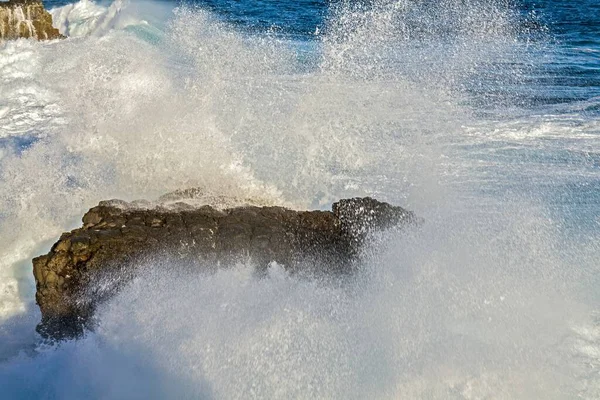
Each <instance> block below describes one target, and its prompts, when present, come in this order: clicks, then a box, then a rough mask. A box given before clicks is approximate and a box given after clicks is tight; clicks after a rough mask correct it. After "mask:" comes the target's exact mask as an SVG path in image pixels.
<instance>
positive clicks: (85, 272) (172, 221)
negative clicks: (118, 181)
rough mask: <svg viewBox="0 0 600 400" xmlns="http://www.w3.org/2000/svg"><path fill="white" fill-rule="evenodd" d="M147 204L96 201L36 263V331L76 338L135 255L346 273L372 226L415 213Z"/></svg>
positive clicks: (345, 206) (344, 206) (381, 207)
mask: <svg viewBox="0 0 600 400" xmlns="http://www.w3.org/2000/svg"><path fill="white" fill-rule="evenodd" d="M149 204H150V203H144V202H135V203H126V202H123V201H119V200H112V201H105V202H101V203H100V204H99V205H98V206H97V207H94V208H92V209H91V210H89V211H88V212H87V213H86V214H85V216H84V217H83V227H82V228H79V229H75V230H73V231H71V232H69V233H65V234H63V235H62V236H61V238H60V240H59V241H58V242H57V243H56V244H55V245H54V246H53V247H52V249H51V251H50V253H48V254H46V255H44V256H41V257H37V258H36V259H34V260H33V272H34V276H35V281H36V286H37V292H36V300H37V303H38V305H39V307H40V310H41V312H42V322H41V324H40V325H39V327H38V331H39V332H40V333H41V334H42V335H44V336H46V337H49V338H54V339H61V338H65V337H74V336H78V335H80V334H81V333H82V332H83V331H84V330H85V329H86V328H89V327H90V325H91V321H92V318H91V317H92V316H93V312H94V309H95V307H96V305H97V304H98V303H99V302H101V301H102V300H104V299H106V298H108V297H110V296H111V295H112V294H114V292H115V291H116V290H118V288H119V287H120V285H121V284H123V283H125V282H127V281H128V279H130V278H131V277H132V276H133V275H134V274H135V272H136V271H135V265H142V264H143V262H141V263H140V262H139V261H143V260H148V259H154V260H156V259H160V258H163V257H166V258H167V259H169V258H170V257H174V258H176V259H177V260H178V265H186V266H187V267H191V268H197V269H198V270H199V271H210V270H212V269H216V268H218V267H226V266H228V265H232V264H233V263H235V262H236V261H242V262H244V263H245V264H249V265H254V266H255V267H256V268H257V271H258V272H259V273H260V272H261V271H265V270H266V268H267V267H268V265H269V263H271V262H277V263H278V264H281V265H282V266H283V267H284V268H285V269H286V270H288V271H289V272H290V273H292V274H302V275H310V276H314V275H315V274H317V275H319V274H326V275H329V276H331V275H336V274H347V273H350V272H352V271H353V270H354V268H356V263H354V261H355V260H356V258H357V256H358V254H359V252H360V248H361V246H362V245H363V243H364V241H365V240H366V238H367V235H368V234H369V233H370V232H371V231H373V230H382V229H386V228H390V227H393V226H399V225H402V224H406V223H411V222H415V221H416V217H415V216H414V214H413V213H412V212H409V211H406V210H404V209H403V208H400V207H395V206H392V205H389V204H387V203H382V202H379V201H377V200H374V199H371V198H355V199H349V200H341V201H339V202H337V203H335V204H333V210H332V211H295V210H290V209H287V208H282V207H274V206H269V207H258V206H240V207H235V208H229V209H218V208H215V207H212V206H206V205H205V206H200V207H194V206H190V205H189V204H185V203H174V204H170V205H169V206H168V207H167V206H152V207H153V208H148V205H149ZM136 261H138V262H137V263H136ZM107 278H108V279H107ZM105 282H110V284H108V285H106V283H105Z"/></svg>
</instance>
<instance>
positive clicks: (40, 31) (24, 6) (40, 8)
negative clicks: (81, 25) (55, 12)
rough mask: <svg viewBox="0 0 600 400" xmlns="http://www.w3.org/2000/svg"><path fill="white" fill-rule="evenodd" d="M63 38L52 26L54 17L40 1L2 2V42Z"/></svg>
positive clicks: (0, 7) (17, 0) (0, 15)
mask: <svg viewBox="0 0 600 400" xmlns="http://www.w3.org/2000/svg"><path fill="white" fill-rule="evenodd" d="M62 37H63V36H62V35H61V34H60V33H59V31H58V29H56V28H54V27H53V26H52V15H50V13H49V12H48V11H46V9H45V8H44V5H43V3H42V2H41V1H39V0H9V1H0V41H2V40H9V39H19V38H26V39H28V38H33V39H38V40H49V39H58V38H62Z"/></svg>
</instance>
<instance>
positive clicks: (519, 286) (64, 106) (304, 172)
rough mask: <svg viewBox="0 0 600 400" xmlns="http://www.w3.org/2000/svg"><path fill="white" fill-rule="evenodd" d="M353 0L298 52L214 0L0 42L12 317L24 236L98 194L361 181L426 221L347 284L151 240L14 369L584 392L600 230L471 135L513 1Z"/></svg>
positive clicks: (222, 386) (300, 187) (346, 386)
mask: <svg viewBox="0 0 600 400" xmlns="http://www.w3.org/2000/svg"><path fill="white" fill-rule="evenodd" d="M372 3H373V2H372ZM356 4H357V3H356V2H352V3H350V2H344V3H342V4H341V5H340V6H339V8H336V9H334V10H332V14H331V16H330V20H329V25H328V29H327V30H326V34H325V35H324V36H322V37H321V38H320V39H319V41H318V43H317V44H315V47H316V48H315V49H313V50H314V53H315V56H314V58H313V60H314V61H313V62H308V63H307V62H306V61H304V60H302V59H301V57H299V55H298V54H299V51H298V48H299V47H300V46H301V44H298V43H294V42H290V41H287V40H283V39H281V38H278V37H274V36H269V35H266V36H259V37H257V36H246V35H243V34H240V33H239V32H237V31H236V30H235V29H233V28H232V27H230V26H229V25H227V24H226V23H223V22H222V21H219V20H218V19H217V18H215V17H214V15H212V14H210V13H208V12H206V11H204V10H201V9H193V8H185V7H184V8H180V9H177V10H175V12H174V14H173V18H172V19H170V20H169V21H168V22H167V23H166V24H164V23H163V25H160V27H156V26H153V28H152V29H151V31H152V32H153V34H152V35H149V34H148V30H144V29H139V27H140V26H145V24H144V23H141V22H140V21H151V20H152V19H153V17H156V16H153V15H150V16H148V15H144V14H139V13H134V12H131V11H127V10H128V9H129V8H128V7H129V6H127V7H125V4H124V3H114V4H113V6H111V7H112V8H110V7H109V8H98V6H96V5H93V3H89V2H86V1H84V2H81V3H77V4H75V5H72V6H67V8H63V9H57V10H54V11H53V14H54V16H55V18H56V20H57V21H59V25H60V26H61V29H62V30H63V32H68V33H70V34H72V35H74V36H81V37H78V38H72V39H69V40H65V41H62V42H60V43H52V44H39V43H30V42H18V43H7V44H5V45H3V47H1V48H0V53H1V57H0V79H1V81H0V85H1V86H0V88H1V89H2V91H3V93H5V94H6V96H4V97H3V100H2V103H0V115H2V118H3V122H4V121H7V123H6V124H2V126H0V138H3V142H2V144H3V147H2V151H3V154H2V156H1V158H0V210H2V212H1V214H0V243H2V246H0V260H1V261H0V282H1V284H2V285H3V286H2V292H1V294H0V296H1V297H0V311H1V312H2V314H1V315H2V317H0V318H3V319H4V321H3V322H4V324H5V325H4V326H11V325H10V324H11V323H15V324H16V323H18V322H19V321H21V320H19V319H18V318H17V319H16V320H15V321H17V322H11V320H8V318H9V317H10V316H14V315H15V314H16V315H19V313H23V312H25V311H27V309H28V308H31V307H33V304H32V297H31V296H32V278H31V276H30V264H29V260H30V259H31V257H32V256H34V255H37V254H39V253H41V252H42V251H43V250H44V249H45V248H46V247H47V246H48V242H49V241H52V240H53V239H55V238H56V237H57V236H58V235H59V234H60V232H61V231H63V230H65V229H68V228H70V227H72V226H73V225H75V224H77V222H76V220H77V219H78V218H79V217H80V216H81V215H82V214H83V212H84V211H85V210H86V209H87V208H89V207H91V206H93V205H95V204H96V203H97V202H98V200H100V199H106V198H113V197H120V198H123V199H125V200H132V199H136V198H149V199H153V198H156V197H157V196H159V195H162V194H164V193H166V192H170V191H176V190H178V189H184V188H190V187H201V188H204V189H205V190H206V191H207V192H209V193H211V195H214V196H226V197H231V198H255V199H266V200H264V201H268V202H274V203H280V204H291V205H295V206H297V207H307V206H315V207H319V206H324V205H326V204H327V203H329V202H330V201H331V200H332V199H334V198H337V197H342V196H352V195H362V194H369V195H376V196H378V197H380V198H382V199H384V200H390V201H392V202H398V203H402V204H404V205H406V206H407V207H408V208H411V209H414V210H416V211H417V212H418V213H419V214H420V215H422V216H423V217H425V219H426V220H427V221H428V223H427V224H426V225H425V226H424V227H423V228H422V230H421V231H419V232H413V233H411V234H408V235H405V236H401V237H397V238H392V239H391V242H389V241H383V239H382V241H383V243H382V244H381V245H379V246H375V247H374V248H372V249H370V251H367V254H365V257H364V274H363V275H361V276H359V277H357V278H356V281H355V282H353V283H351V284H348V285H347V286H342V285H337V286H332V285H327V284H325V283H323V282H314V281H300V280H297V279H295V278H293V277H289V276H286V275H285V274H284V273H283V272H282V271H281V270H279V269H278V268H277V267H276V266H273V268H272V269H271V271H270V274H269V276H268V277H267V278H266V279H263V280H257V279H255V278H254V277H253V276H252V274H251V272H250V271H251V268H249V267H250V266H238V267H237V268H234V269H231V270H226V271H220V272H218V273H216V274H214V275H208V276H197V275H194V276H188V275H186V274H185V272H178V271H177V265H169V266H168V267H167V266H164V265H160V261H159V260H157V261H156V262H155V263H154V264H152V263H151V264H150V265H149V266H148V268H147V270H148V271H149V272H148V276H144V277H140V278H139V280H137V281H135V282H133V283H132V285H131V286H130V287H128V288H127V289H125V290H124V291H123V292H122V293H121V294H120V295H119V296H118V297H117V298H115V299H114V300H113V301H111V302H110V303H109V304H107V306H106V308H105V309H104V310H102V312H101V313H100V316H99V319H100V322H101V323H100V327H99V330H98V331H97V332H96V333H94V334H90V335H89V336H88V337H87V338H85V339H84V340H81V341H76V342H70V343H65V344H63V345H62V346H61V347H59V348H58V349H54V348H52V349H49V350H43V349H38V350H37V353H36V355H35V356H33V357H31V356H30V355H27V354H21V356H19V357H18V358H16V359H13V360H12V361H11V362H9V363H5V364H3V365H2V366H1V367H0V382H1V383H2V387H3V388H7V389H6V390H7V391H8V393H14V394H15V395H16V394H23V397H27V396H29V397H37V396H38V395H39V394H40V393H42V391H43V392H44V393H52V394H55V395H56V396H58V397H62V398H80V397H81V396H82V395H84V394H87V393H90V392H91V393H94V394H96V395H97V397H109V398H113V397H114V398H119V397H127V398H136V397H140V398H142V397H143V398H153V397H154V398H160V397H174V396H175V395H178V396H179V397H186V396H188V397H205V398H210V397H215V398H239V397H248V396H250V397H252V396H254V397H273V398H290V397H311V398H314V397H346V398H364V397H375V398H393V397H399V396H400V397H406V398H423V397H428V398H467V399H476V398H515V397H517V398H519V397H520V398H523V397H525V398H528V397H540V396H541V397H544V398H564V397H569V396H571V395H573V396H575V395H581V396H588V397H589V398H593V395H594V393H597V390H598V389H597V388H598V387H599V385H597V381H595V380H594V379H592V378H590V376H589V375H588V374H590V371H589V370H586V367H585V366H584V364H585V362H584V361H581V360H582V359H584V360H588V361H590V360H592V361H590V362H591V363H597V360H596V359H595V358H594V356H593V353H594V351H597V348H598V343H597V342H598V340H597V335H596V334H595V329H597V328H596V327H595V325H594V323H593V321H592V322H590V321H589V318H587V317H588V316H589V313H590V309H593V308H594V306H593V305H594V304H595V303H594V300H590V299H593V296H592V295H589V294H588V293H587V292H586V290H588V291H589V290H590V289H589V288H588V289H586V290H584V289H582V288H581V285H580V283H581V282H586V281H590V280H592V279H593V276H595V275H594V273H595V272H594V271H596V267H595V266H594V265H593V264H594V262H593V261H594V260H595V259H597V254H598V248H597V246H594V245H593V244H592V243H593V240H590V241H589V242H587V243H585V244H577V243H571V242H570V241H568V240H564V238H563V237H562V235H561V232H560V226H559V225H558V224H556V223H554V222H553V221H552V220H550V219H549V218H548V216H547V215H546V212H545V210H544V209H543V208H540V206H539V205H537V204H536V202H535V199H531V198H527V197H526V196H525V198H524V197H523V196H516V198H508V197H507V196H502V195H500V196H497V198H495V200H496V201H504V202H505V204H502V206H501V207H499V206H498V203H497V202H495V203H490V202H489V197H488V196H486V195H484V193H482V192H483V190H481V187H479V186H477V185H472V184H471V182H476V183H477V184H479V183H480V182H481V180H478V178H479V176H478V175H476V174H477V171H478V170H476V169H475V168H473V164H472V163H471V160H469V158H468V157H467V156H465V154H464V153H461V148H462V147H461V146H460V145H462V144H464V141H465V140H470V139H469V138H470V137H472V136H474V134H472V132H471V131H469V130H468V129H465V126H473V125H475V124H474V122H477V125H476V127H477V128H476V129H477V131H478V132H480V131H484V132H490V131H493V130H494V129H495V128H496V127H497V125H495V124H494V123H493V122H492V121H487V120H486V121H480V120H477V116H476V115H477V113H476V111H477V110H475V111H474V110H473V108H471V107H470V106H468V104H470V103H469V101H468V100H469V89H470V85H471V84H473V82H474V81H477V79H478V78H480V77H481V71H482V70H486V68H488V67H490V68H495V72H497V74H496V75H495V76H496V79H497V80H498V81H506V80H511V81H519V79H520V74H521V73H522V71H521V70H519V69H515V68H508V67H507V65H514V64H515V63H514V61H515V60H519V63H520V64H519V65H526V64H527V63H529V62H530V60H529V59H528V58H527V57H528V56H527V54H526V51H524V47H523V46H521V43H520V42H519V41H518V40H517V39H518V35H519V32H515V30H514V24H513V22H514V18H516V17H515V16H514V13H513V12H512V11H511V9H510V8H509V7H507V6H506V5H505V4H503V3H498V2H476V1H466V2H465V1H462V2H459V1H451V0H447V1H444V2H442V3H440V4H441V5H439V6H436V5H431V4H428V2H418V1H400V2H398V1H396V2H389V1H379V2H374V3H373V4H370V5H369V6H368V7H367V6H364V5H356ZM361 4H362V2H361ZM442 10H444V11H443V12H442ZM136 12H137V11H136ZM132 15H133V16H135V18H134V19H130V18H131V17H132ZM134 20H135V21H136V22H135V23H134V24H132V23H130V22H131V21H134ZM69 21H70V22H69ZM150 25H152V24H150ZM156 32H158V33H156ZM515 43H516V44H515ZM523 57H525V58H523ZM501 60H503V61H506V63H504V64H503V63H502V62H499V61H501ZM488 72H489V71H488ZM465 131H466V132H467V134H466V135H465ZM478 139H480V138H478ZM456 143H458V144H459V145H458V146H457V145H456ZM501 172H502V173H504V172H506V171H504V170H502V171H501ZM501 176H502V174H499V175H494V176H492V177H491V178H489V180H490V181H492V185H493V184H494V183H496V182H495V181H494V180H496V181H497V180H501ZM473 186H476V187H475V188H474V187H473ZM466 191H468V192H470V193H472V196H471V197H465V196H463V194H464V193H465V192H466ZM184 267H185V266H182V268H183V269H184ZM166 270H169V271H171V270H172V272H169V273H166V272H165V271H166ZM174 288H177V290H176V293H174V290H173V289H174ZM595 301H597V300H595ZM24 315H25V316H26V317H23V318H26V321H25V322H23V323H22V324H24V325H27V324H30V325H29V327H30V328H31V331H33V328H32V326H31V325H32V324H33V323H35V320H36V318H35V317H36V316H35V314H33V318H32V317H31V315H32V314H30V313H25V314H24ZM13 318H14V317H13ZM7 321H8V322H7ZM574 327H575V328H574ZM574 329H575V330H574ZM582 332H583V333H582ZM9 334H10V332H9ZM15 336H16V335H15ZM17 342H18V343H17V344H18V345H19V346H21V347H18V346H17V347H18V348H22V345H23V343H21V342H20V341H17ZM14 354H15V353H14V351H6V350H5V352H4V355H5V357H9V356H11V357H12V356H13V355H14ZM588 364H589V363H588ZM33 368H36V369H38V370H41V372H40V373H39V374H37V375H34V376H30V378H29V379H28V380H27V381H26V382H24V381H23V380H22V379H17V378H18V377H23V376H27V375H26V373H27V372H28V371H31V370H32V369H33ZM586 379H587V380H586ZM142 381H143V382H144V385H140V382H142ZM584 381H585V382H588V383H587V385H588V386H587V387H583V386H584V384H583V383H582V382H584ZM111 382H112V384H111ZM507 382H510V383H509V384H507Z"/></svg>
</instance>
